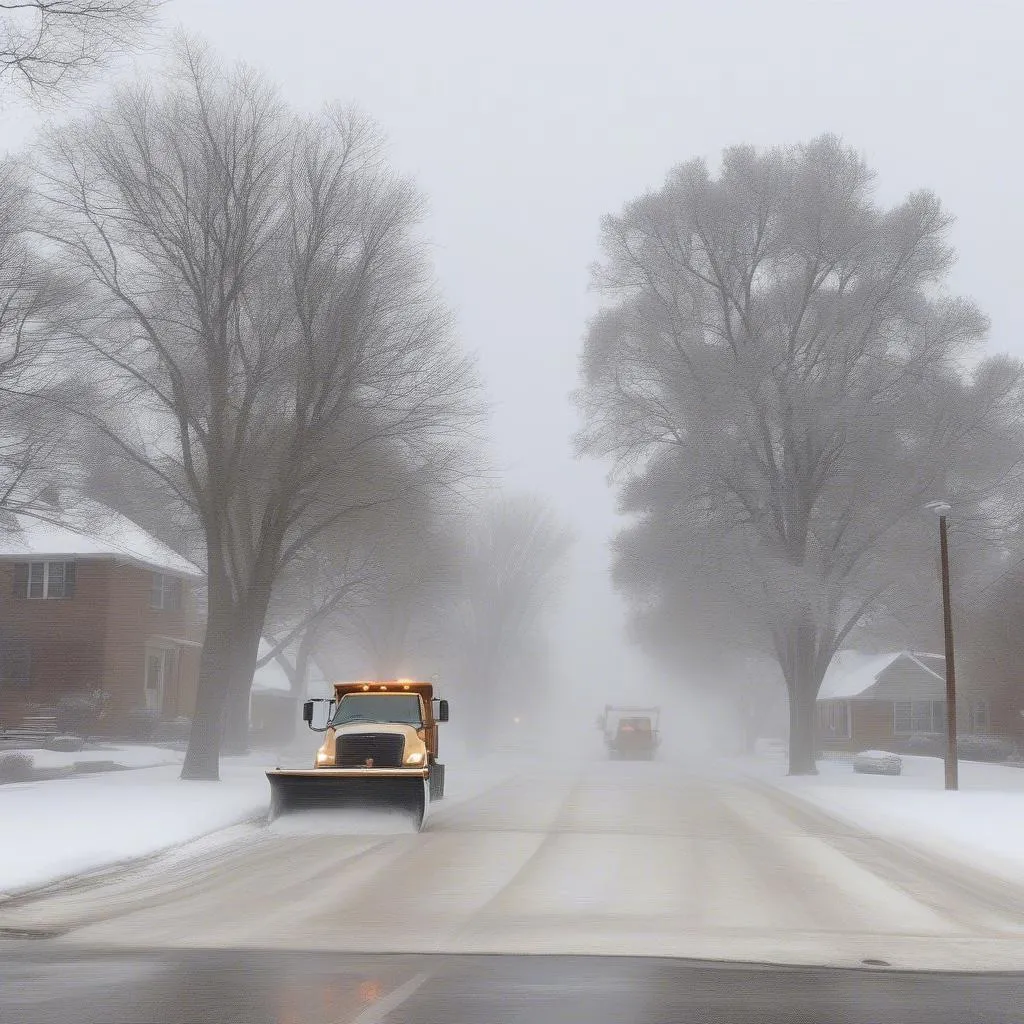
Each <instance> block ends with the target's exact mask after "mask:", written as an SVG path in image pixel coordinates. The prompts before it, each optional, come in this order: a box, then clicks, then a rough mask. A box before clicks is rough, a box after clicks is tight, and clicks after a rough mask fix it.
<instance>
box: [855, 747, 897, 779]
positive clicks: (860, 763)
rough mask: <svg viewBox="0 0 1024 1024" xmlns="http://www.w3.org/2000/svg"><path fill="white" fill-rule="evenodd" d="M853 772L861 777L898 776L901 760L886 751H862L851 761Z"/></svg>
mask: <svg viewBox="0 0 1024 1024" xmlns="http://www.w3.org/2000/svg"><path fill="white" fill-rule="evenodd" d="M853 770H854V771H855V772H860V773H861V774H862V775H899V774H901V773H902V771H903V760H902V758H900V757H899V755H898V754H890V753H889V752H888V751H886V750H862V751H861V752H860V753H859V754H857V756H856V757H854V759H853Z"/></svg>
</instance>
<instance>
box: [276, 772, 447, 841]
mask: <svg viewBox="0 0 1024 1024" xmlns="http://www.w3.org/2000/svg"><path fill="white" fill-rule="evenodd" d="M267 780H268V781H269V783H270V820H271V821H273V820H274V819H275V818H278V817H281V816H282V815H285V814H291V813H293V812H295V811H300V810H329V809H338V810H376V811H396V812H400V813H402V814H403V815H405V816H406V817H408V818H409V819H411V821H412V822H413V823H414V824H415V827H416V828H417V829H419V828H421V827H422V825H423V817H424V815H425V814H426V810H427V780H426V778H425V777H424V775H423V773H421V772H398V771H395V772H392V773H390V774H388V773H386V772H384V771H377V772H372V773H371V772H365V773H354V772H345V771H344V770H340V771H339V770H337V769H334V770H332V769H329V768H322V769H315V770H311V771H297V770H296V771H288V770H278V771H271V772H267Z"/></svg>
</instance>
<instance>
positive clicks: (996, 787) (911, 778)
mask: <svg viewBox="0 0 1024 1024" xmlns="http://www.w3.org/2000/svg"><path fill="white" fill-rule="evenodd" d="M900 756H901V760H902V762H903V773H902V775H896V776H885V775H861V774H857V773H855V772H854V771H853V768H852V766H851V765H850V764H848V763H843V762H837V761H822V762H820V763H819V765H818V770H819V773H820V774H818V775H817V776H795V777H789V776H787V775H786V774H785V771H786V768H785V763H784V762H783V761H782V760H781V759H773V760H762V761H759V762H751V763H750V767H751V770H752V771H753V773H754V774H756V775H757V776H758V777H759V778H761V779H763V780H764V781H767V782H770V783H771V784H772V785H774V786H777V787H778V788H779V789H780V790H782V791H783V792H785V793H788V794H790V795H792V796H796V797H799V798H800V799H801V800H805V801H807V802H808V803H809V804H812V805H813V806H815V807H818V808H820V809H821V810H822V811H825V812H826V813H827V814H830V815H831V816H833V817H835V818H838V819H840V820H842V821H846V822H849V823H850V824H852V825H856V826H858V827H859V828H862V829H864V830H865V831H867V832H870V833H873V834H874V835H877V836H880V837H882V838H884V839H889V840H893V841H897V842H904V843H910V844H912V845H914V846H916V847H918V848H925V849H928V850H933V851H934V852H936V853H939V854H943V855H945V856H947V857H951V858H954V859H956V860H958V861H960V862H962V863H964V864H967V865H970V866H973V867H976V868H978V869H980V870H982V871H985V872H987V873H989V874H994V875H998V876H999V877H1001V878H1005V879H1007V880H1008V881H1012V882H1016V883H1018V884H1024V769H1022V768H1015V767H1012V766H1007V765H1000V764H980V763H977V762H971V761H961V762H960V789H959V790H958V791H955V792H947V791H946V790H945V789H944V788H943V787H944V775H943V762H942V760H941V759H939V758H935V757H912V756H907V755H900Z"/></svg>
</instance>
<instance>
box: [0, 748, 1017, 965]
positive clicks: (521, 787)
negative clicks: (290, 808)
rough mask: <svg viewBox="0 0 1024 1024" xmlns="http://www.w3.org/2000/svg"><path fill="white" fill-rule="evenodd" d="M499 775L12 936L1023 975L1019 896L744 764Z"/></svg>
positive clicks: (126, 893) (1, 913) (61, 900)
mask: <svg viewBox="0 0 1024 1024" xmlns="http://www.w3.org/2000/svg"><path fill="white" fill-rule="evenodd" d="M773 770H775V769H773ZM777 772H778V775H779V776H780V777H781V768H778V769H777ZM488 774H489V773H488V772H485V771H482V770H473V771H469V770H466V769H465V768H464V767H459V768H456V767H451V768H450V779H451V780H452V781H455V782H456V785H455V787H454V789H455V790H456V794H455V795H454V796H453V798H452V800H451V801H449V800H445V801H444V803H443V804H441V805H439V806H438V807H437V808H436V811H435V812H434V813H433V814H432V816H431V818H430V819H429V820H428V823H427V828H426V829H425V831H424V832H423V833H422V834H419V835H413V834H386V833H384V834H381V833H377V834H370V833H367V834H362V835H346V834H338V833H336V832H327V833H326V834H317V833H316V832H315V831H313V832H309V833H300V834H294V835H293V834H284V835H282V834H279V833H278V832H276V831H275V830H274V828H272V827H271V828H266V827H256V826H252V825H242V826H238V827H237V828H235V829H231V830H227V831H226V832H224V833H221V834H220V836H219V837H217V836H214V837H211V838H210V839H209V840H208V841H207V842H208V843H209V844H210V845H209V846H207V848H206V849H207V852H208V853H209V854H210V855H207V856H194V855H192V854H191V853H190V852H189V851H190V850H192V849H195V847H196V844H190V846H189V847H184V848H182V849H181V850H179V851H176V852H175V853H174V854H173V855H171V856H168V857H161V858H158V859H155V860H153V861H151V862H150V863H149V864H147V865H146V866H145V867H144V868H142V869H140V870H137V871H133V872H127V873H124V874H120V875H117V876H109V877H106V878H104V879H102V880H101V881H99V882H97V883H95V884H90V885H84V886H79V887H75V888H71V889H65V888H59V889H56V890H55V891H54V892H52V893H50V894H47V895H45V896H44V897H42V898H37V899H32V900H23V901H10V902H9V903H8V904H6V905H5V904H3V903H2V902H0V929H4V928H6V929H11V930H18V929H21V930H33V929H34V930H37V931H49V932H56V933H58V934H59V936H60V937H59V938H57V939H54V940H53V941H54V942H55V943H56V944H58V945H60V946H62V947H76V946H77V947H90V946H105V947H125V946H138V945H140V944H145V945H147V946H150V947H160V948H203V949H251V948H261V949H262V948H276V949H282V950H285V949H290V950H306V949H311V948H314V949H318V950H321V951H328V950H332V951H337V952H345V951H359V952H361V953H368V952H390V953H404V952H447V953H467V954H468V953H552V954H555V953H562V954H581V955H582V954H597V955H634V956H683V957H697V958H702V959H728V960H755V961H769V962H776V963H811V964H836V965H843V966H858V965H860V964H861V963H862V962H863V961H864V960H865V959H871V958H874V959H879V958H880V959H883V960H885V961H888V962H890V963H892V964H893V965H894V966H896V967H901V968H905V969H914V968H916V969H938V970H943V969H976V970H996V969H1009V968H1012V967H1015V966H1016V967H1019V965H1020V964H1021V963H1024V894H1022V890H1021V889H1018V888H1015V887H1013V886H1010V885H1004V884H1000V885H996V884H995V883H991V882H986V881H985V880H984V879H982V878H980V877H976V876H977V873H973V874H972V873H971V872H960V871H959V869H956V870H955V871H951V870H949V869H944V870H939V871H937V870H936V865H935V864H933V863H932V862H931V861H929V860H928V859H926V858H922V857H919V856H916V855H915V854H913V852H912V851H907V850H903V849H901V848H900V847H897V846H895V845H893V844H886V843H884V842H878V841H875V840H873V839H872V838H871V837H870V836H868V835H866V834H864V833H862V832H860V831H857V830H854V829H850V828H848V827H847V826H845V825H842V824H840V825H836V824H835V823H834V822H832V821H830V819H828V818H826V817H818V816H817V815H814V814H813V813H812V812H810V811H807V810H805V809H804V808H803V807H800V806H799V801H790V800H787V799H786V798H785V794H782V793H780V792H779V791H778V790H775V789H773V788H772V787H770V786H763V785H758V784H752V782H751V780H750V779H749V778H743V777H741V776H740V775H738V774H737V773H736V772H735V771H733V772H732V773H731V774H728V773H727V774H722V773H712V772H711V771H710V770H708V766H703V767H701V766H696V767H694V766H691V768H690V769H687V767H685V766H682V765H679V764H672V763H667V762H662V763H653V764H652V763H639V764H625V763H618V762H617V763H601V762H593V763H589V764H575V765H569V764H566V765H561V766H557V765H552V764H549V763H544V764H535V765H533V766H532V767H526V766H523V767H522V768H521V770H519V771H518V772H517V773H516V774H515V775H511V776H506V777H505V778H501V777H500V773H499V772H495V773H493V774H490V776H489V777H488ZM456 780H458V781H456ZM904 784H905V783H904ZM460 788H461V789H462V792H461V793H458V792H457V791H458V789H460ZM839 788H841V787H839ZM794 803H795V804H797V805H798V806H797V808H794V807H793V806H792V804H794ZM232 833H233V834H234V837H235V841H232V842H231V843H230V844H227V845H224V844H223V843H222V842H221V838H222V837H224V836H227V835H229V834H232ZM201 845H202V844H200V846H201Z"/></svg>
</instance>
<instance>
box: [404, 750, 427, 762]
mask: <svg viewBox="0 0 1024 1024" xmlns="http://www.w3.org/2000/svg"><path fill="white" fill-rule="evenodd" d="M405 763H406V764H423V751H422V750H414V751H413V752H412V753H411V754H406V755H405Z"/></svg>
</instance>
